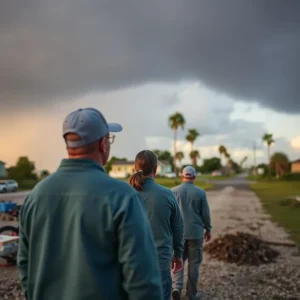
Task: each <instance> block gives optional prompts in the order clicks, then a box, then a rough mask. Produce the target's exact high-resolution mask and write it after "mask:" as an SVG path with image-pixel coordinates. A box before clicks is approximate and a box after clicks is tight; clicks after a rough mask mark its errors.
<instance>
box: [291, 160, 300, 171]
mask: <svg viewBox="0 0 300 300" xmlns="http://www.w3.org/2000/svg"><path fill="white" fill-rule="evenodd" d="M291 173H300V159H297V160H294V161H292V162H291Z"/></svg>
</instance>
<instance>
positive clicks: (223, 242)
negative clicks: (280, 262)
mask: <svg viewBox="0 0 300 300" xmlns="http://www.w3.org/2000/svg"><path fill="white" fill-rule="evenodd" d="M204 251H206V252H207V253H209V254H210V256H211V257H213V258H216V259H218V260H222V261H226V262H228V263H236V264H237V265H253V266H258V265H261V264H266V263H270V262H274V261H275V259H276V258H277V256H278V255H279V252H278V251H276V250H274V249H272V248H270V247H269V246H268V245H266V243H264V241H262V240H260V239H258V238H257V237H256V236H254V235H251V234H249V233H243V232H238V233H236V234H226V235H224V236H221V237H219V238H217V239H215V240H214V241H213V242H211V243H210V244H208V245H206V246H205V247H204Z"/></svg>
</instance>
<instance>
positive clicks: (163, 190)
mask: <svg viewBox="0 0 300 300" xmlns="http://www.w3.org/2000/svg"><path fill="white" fill-rule="evenodd" d="M156 186H157V190H158V191H159V193H160V194H162V195H164V196H166V197H168V198H171V199H173V198H174V193H173V191H172V190H171V189H169V188H167V187H165V186H163V185H160V184H158V183H156Z"/></svg>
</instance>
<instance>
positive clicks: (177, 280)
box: [172, 239, 203, 300]
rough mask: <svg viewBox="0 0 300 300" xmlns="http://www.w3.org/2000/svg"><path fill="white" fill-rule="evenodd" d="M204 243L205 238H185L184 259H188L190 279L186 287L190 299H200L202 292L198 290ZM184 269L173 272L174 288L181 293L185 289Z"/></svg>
mask: <svg viewBox="0 0 300 300" xmlns="http://www.w3.org/2000/svg"><path fill="white" fill-rule="evenodd" d="M202 244H203V240H202V239H201V240H200V239H199V240H185V241H184V253H183V261H184V263H186V261H188V280H187V287H186V296H187V297H188V299H189V300H194V299H199V297H200V293H199V291H198V278H199V268H200V264H201V262H202ZM183 276H184V270H182V271H180V272H178V273H176V274H172V277H173V289H176V290H178V291H179V293H181V290H182V289H183V278H184V277H183Z"/></svg>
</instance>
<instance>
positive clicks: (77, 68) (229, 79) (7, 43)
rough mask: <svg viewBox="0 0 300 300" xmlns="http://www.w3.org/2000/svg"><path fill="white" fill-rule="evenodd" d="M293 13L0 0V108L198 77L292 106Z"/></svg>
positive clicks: (203, 1)
mask: <svg viewBox="0 0 300 300" xmlns="http://www.w3.org/2000/svg"><path fill="white" fill-rule="evenodd" d="M299 14H300V2H299V1H297V0H286V1H282V0H272V1H271V0H251V1H246V0H226V1H223V0H199V1H191V0H187V1H179V0H173V1H170V0H165V1H162V0H151V1H150V0H149V1H146V0H145V1H133V0H127V1H115V0H101V1H95V0H85V1H79V0H72V1H71V0H51V1H46V0H39V1H37V0H28V1H19V0H10V1H2V2H1V4H0V79H1V80H0V99H1V100H0V111H5V110H6V109H13V108H14V107H16V104H18V106H19V107H20V106H23V107H32V106H35V105H45V103H51V101H61V99H64V101H66V100H68V99H69V100H70V99H72V98H74V97H78V96H80V95H84V94H86V93H91V92H96V91H108V90H115V89H120V88H124V87H129V86H136V85H139V84H145V83H153V82H168V83H170V82H178V81H181V80H199V81H200V82H202V83H203V84H204V85H206V86H207V87H209V88H211V89H213V90H215V91H217V92H220V93H224V94H226V95H229V96H231V97H233V98H236V99H237V100H241V101H245V102H247V101H248V102H257V103H259V104H260V105H262V106H263V107H269V108H272V109H274V110H277V111H281V112H286V113H299V112H300V100H299V94H300V85H299V78H300V63H299V58H298V56H299V53H300V18H299ZM168 100H170V99H168ZM175 100H176V99H175ZM166 102H169V101H166Z"/></svg>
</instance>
